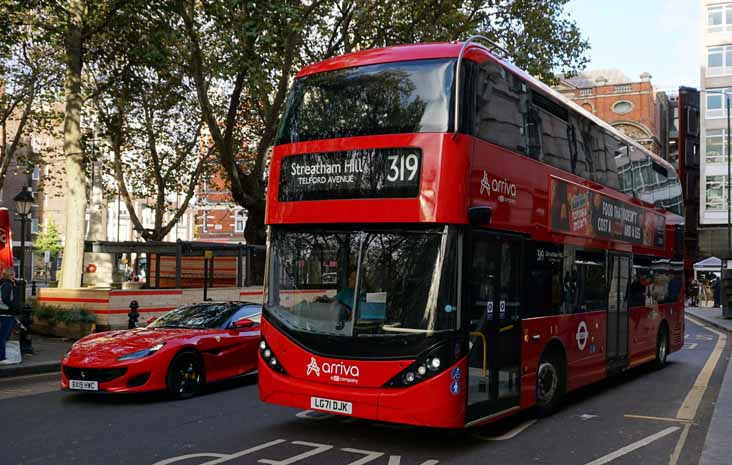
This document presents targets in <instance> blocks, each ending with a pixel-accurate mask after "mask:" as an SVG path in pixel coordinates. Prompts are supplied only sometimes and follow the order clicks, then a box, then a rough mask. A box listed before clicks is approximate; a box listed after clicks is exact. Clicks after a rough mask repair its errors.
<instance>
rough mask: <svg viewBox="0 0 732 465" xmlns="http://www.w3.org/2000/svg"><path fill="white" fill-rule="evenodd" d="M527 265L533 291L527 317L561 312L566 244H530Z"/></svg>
mask: <svg viewBox="0 0 732 465" xmlns="http://www.w3.org/2000/svg"><path fill="white" fill-rule="evenodd" d="M528 250H529V253H528V255H527V267H526V269H527V270H528V271H529V277H528V282H529V283H531V284H530V285H531V292H527V293H526V297H527V299H526V300H527V302H526V307H525V310H524V314H523V318H534V317H540V316H551V315H559V314H560V313H561V307H562V246H561V245H559V244H552V243H548V242H547V243H545V242H536V243H533V247H532V246H531V245H529V247H528Z"/></svg>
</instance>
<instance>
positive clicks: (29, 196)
mask: <svg viewBox="0 0 732 465" xmlns="http://www.w3.org/2000/svg"><path fill="white" fill-rule="evenodd" d="M13 200H14V201H15V213H16V214H17V215H18V216H19V217H20V279H18V284H17V287H16V289H17V293H16V295H17V296H18V307H19V308H20V309H21V310H22V316H21V321H22V323H23V325H24V326H25V329H21V331H20V351H21V353H27V354H32V353H33V345H32V342H31V338H30V329H29V328H30V325H31V309H30V305H28V306H26V304H25V223H26V221H28V218H29V217H30V214H31V209H32V208H33V202H34V201H35V199H34V198H33V193H32V192H31V191H29V190H28V186H23V190H21V191H20V192H19V193H18V195H16V196H15V197H13Z"/></svg>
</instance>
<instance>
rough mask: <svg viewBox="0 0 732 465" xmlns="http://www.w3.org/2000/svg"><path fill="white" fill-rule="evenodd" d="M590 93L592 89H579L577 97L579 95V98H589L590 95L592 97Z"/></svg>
mask: <svg viewBox="0 0 732 465" xmlns="http://www.w3.org/2000/svg"><path fill="white" fill-rule="evenodd" d="M592 91H593V89H592V88H590V89H580V91H579V95H580V97H589V96H590V95H592Z"/></svg>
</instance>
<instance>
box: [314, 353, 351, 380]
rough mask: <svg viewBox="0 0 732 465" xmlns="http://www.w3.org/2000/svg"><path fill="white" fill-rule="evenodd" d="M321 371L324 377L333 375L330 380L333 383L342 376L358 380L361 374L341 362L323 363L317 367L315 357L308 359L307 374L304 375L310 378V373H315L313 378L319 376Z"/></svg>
mask: <svg viewBox="0 0 732 465" xmlns="http://www.w3.org/2000/svg"><path fill="white" fill-rule="evenodd" d="M321 370H322V372H323V373H324V374H326V375H333V376H332V378H333V379H334V380H335V381H339V380H340V379H339V378H341V377H343V376H350V377H352V378H358V377H359V376H360V374H361V373H360V370H359V369H358V367H357V366H356V365H346V364H345V363H343V362H338V363H328V362H323V363H322V364H320V365H318V361H317V360H315V357H310V363H309V364H308V368H307V372H306V373H305V375H306V376H310V374H311V373H315V376H320V372H321ZM343 381H345V379H343Z"/></svg>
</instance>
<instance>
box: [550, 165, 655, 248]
mask: <svg viewBox="0 0 732 465" xmlns="http://www.w3.org/2000/svg"><path fill="white" fill-rule="evenodd" d="M549 226H550V228H551V229H552V230H554V231H562V232H566V233H570V234H575V235H579V236H585V237H596V238H602V239H612V240H621V241H626V242H631V243H633V244H638V245H643V246H645V247H656V248H663V247H664V229H665V226H666V220H665V218H664V216H663V215H659V214H657V213H654V212H651V211H645V212H644V210H643V209H642V208H640V207H637V206H635V205H632V204H628V203H626V202H622V201H620V200H617V199H614V198H612V197H608V196H606V195H603V194H600V193H598V192H594V191H591V190H589V189H587V188H585V187H583V186H580V185H577V184H573V183H569V182H566V181H562V180H559V179H555V178H552V180H551V214H550V219H549Z"/></svg>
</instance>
